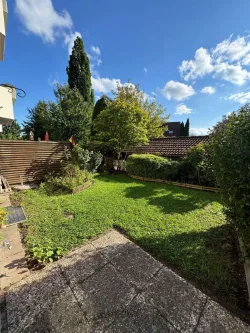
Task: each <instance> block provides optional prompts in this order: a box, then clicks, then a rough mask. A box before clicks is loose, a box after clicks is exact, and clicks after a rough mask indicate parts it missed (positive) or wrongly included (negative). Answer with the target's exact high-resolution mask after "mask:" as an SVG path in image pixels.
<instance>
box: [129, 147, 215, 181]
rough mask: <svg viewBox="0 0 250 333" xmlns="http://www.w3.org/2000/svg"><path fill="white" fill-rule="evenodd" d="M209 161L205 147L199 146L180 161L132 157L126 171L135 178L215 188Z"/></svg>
mask: <svg viewBox="0 0 250 333" xmlns="http://www.w3.org/2000/svg"><path fill="white" fill-rule="evenodd" d="M208 160H209V158H208V153H207V150H206V149H205V146H204V145H201V144H199V145H197V146H195V147H192V148H191V149H190V150H189V151H188V154H187V157H186V158H185V159H183V160H180V161H169V160H168V159H167V158H164V157H160V156H157V155H150V154H144V155H143V154H142V155H137V154H134V155H131V156H129V158H128V160H127V165H126V169H127V171H128V173H129V174H131V175H134V176H140V177H145V178H154V179H163V180H170V181H177V182H181V183H190V184H198V185H203V186H214V180H213V176H212V172H211V171H210V169H209V163H208Z"/></svg>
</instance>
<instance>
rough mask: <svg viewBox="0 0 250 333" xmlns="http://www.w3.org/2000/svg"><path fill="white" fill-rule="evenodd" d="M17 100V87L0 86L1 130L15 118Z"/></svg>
mask: <svg viewBox="0 0 250 333" xmlns="http://www.w3.org/2000/svg"><path fill="white" fill-rule="evenodd" d="M0 1H1V0H0ZM15 101H16V89H15V88H14V87H11V86H6V87H5V86H0V132H2V128H1V127H2V126H3V125H10V124H11V123H12V121H13V120H14V104H15Z"/></svg>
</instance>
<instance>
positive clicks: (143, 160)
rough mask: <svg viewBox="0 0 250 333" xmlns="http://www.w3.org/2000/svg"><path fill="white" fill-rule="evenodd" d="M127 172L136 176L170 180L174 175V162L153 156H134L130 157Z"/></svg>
mask: <svg viewBox="0 0 250 333" xmlns="http://www.w3.org/2000/svg"><path fill="white" fill-rule="evenodd" d="M126 169H127V172H128V173H129V174H131V175H134V176H139V177H145V178H155V179H169V178H172V174H173V162H171V161H169V160H168V159H167V158H164V157H160V156H157V155H151V154H142V155H140V154H134V155H131V156H129V158H128V160H127V164H126Z"/></svg>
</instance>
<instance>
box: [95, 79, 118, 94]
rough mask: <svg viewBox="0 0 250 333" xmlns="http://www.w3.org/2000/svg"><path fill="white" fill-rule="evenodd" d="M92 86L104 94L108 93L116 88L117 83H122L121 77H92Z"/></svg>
mask: <svg viewBox="0 0 250 333" xmlns="http://www.w3.org/2000/svg"><path fill="white" fill-rule="evenodd" d="M91 82H92V88H93V89H94V90H95V91H97V92H99V93H103V94H107V93H110V92H112V91H113V90H116V88H117V84H119V85H121V81H120V79H108V78H101V77H96V78H95V77H93V76H92V77H91Z"/></svg>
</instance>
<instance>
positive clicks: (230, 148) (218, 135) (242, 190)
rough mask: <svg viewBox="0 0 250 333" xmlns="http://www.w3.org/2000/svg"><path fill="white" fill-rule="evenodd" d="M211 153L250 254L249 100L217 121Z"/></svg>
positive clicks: (227, 203) (230, 211) (232, 219)
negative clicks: (236, 110) (237, 109)
mask: <svg viewBox="0 0 250 333" xmlns="http://www.w3.org/2000/svg"><path fill="white" fill-rule="evenodd" d="M209 153H210V156H211V157H210V158H211V164H212V168H213V171H214V174H215V177H216V180H217V183H218V185H219V187H220V193H221V196H222V199H223V203H224V205H225V207H226V211H225V212H226V214H227V216H228V219H229V221H230V222H231V223H233V225H234V226H235V228H236V230H237V231H238V234H239V235H240V236H241V237H242V239H243V241H244V243H245V246H246V248H247V251H248V256H249V255H250V182H249V179H250V173H249V170H250V104H246V105H245V106H243V107H242V108H240V109H239V111H238V112H233V113H232V114H230V115H229V116H227V117H223V119H222V121H221V122H219V123H217V124H216V125H215V126H214V128H213V129H212V132H211V135H210V144H209Z"/></svg>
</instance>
